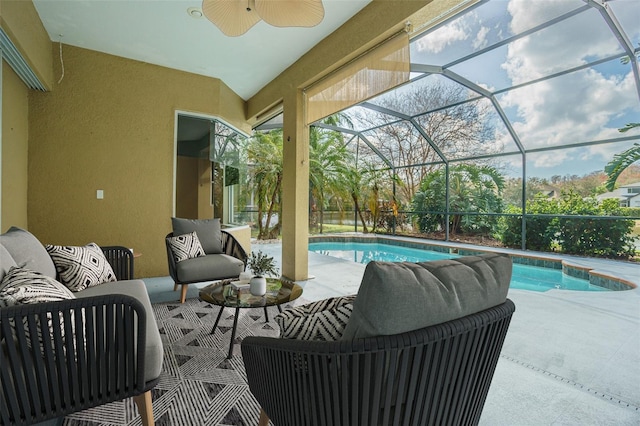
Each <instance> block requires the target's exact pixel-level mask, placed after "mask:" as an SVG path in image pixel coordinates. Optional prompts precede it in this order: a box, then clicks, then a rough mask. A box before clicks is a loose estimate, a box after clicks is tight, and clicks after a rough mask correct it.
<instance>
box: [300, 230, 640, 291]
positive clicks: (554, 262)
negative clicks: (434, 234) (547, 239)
mask: <svg viewBox="0 0 640 426" xmlns="http://www.w3.org/2000/svg"><path fill="white" fill-rule="evenodd" d="M309 242H310V243H312V242H354V243H386V244H389V245H395V246H400V247H408V248H417V249H427V250H432V251H436V252H440V253H452V254H459V255H462V256H473V255H477V254H482V253H504V254H507V255H509V256H510V257H511V259H512V260H513V262H514V263H518V264H521V265H529V266H537V267H542V268H548V269H557V270H560V269H561V270H562V273H563V274H565V275H568V276H571V277H574V278H581V279H584V280H587V281H589V283H590V284H592V285H595V286H598V287H603V288H606V289H609V290H612V291H627V290H633V289H636V288H638V286H637V285H636V284H635V283H633V282H631V281H629V280H626V279H624V278H620V277H616V276H615V275H612V274H610V273H607V272H601V271H598V270H597V269H596V268H592V267H589V266H584V265H579V264H578V263H576V262H572V261H571V260H570V259H563V258H560V257H559V255H557V254H548V255H547V254H545V253H540V252H535V253H531V254H530V255H529V254H524V253H514V252H512V251H511V250H510V249H506V248H500V247H479V246H474V247H469V245H456V243H454V245H452V244H451V243H447V242H444V241H442V242H440V241H434V240H428V241H426V240H418V239H415V238H411V237H396V236H388V235H377V234H374V235H372V234H366V235H365V234H360V235H349V234H347V235H344V234H339V235H338V234H332V235H310V236H309Z"/></svg>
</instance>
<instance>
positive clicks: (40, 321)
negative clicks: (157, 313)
mask: <svg viewBox="0 0 640 426" xmlns="http://www.w3.org/2000/svg"><path fill="white" fill-rule="evenodd" d="M47 249H49V250H51V253H52V254H51V256H50V254H49V252H48V251H47ZM47 249H45V247H44V246H43V245H42V244H41V243H40V242H39V241H38V239H37V238H36V237H35V236H34V235H32V234H31V233H29V232H28V231H25V230H23V229H20V228H16V227H12V228H11V229H10V230H9V231H8V232H6V233H5V234H2V235H0V342H1V348H0V381H1V383H2V386H0V424H6V425H28V424H33V423H39V422H42V421H45V420H48V419H53V418H60V417H63V416H65V415H67V414H70V413H73V412H76V411H80V410H83V409H86V408H91V407H95V406H98V405H102V404H105V403H108V402H112V401H117V400H122V399H124V398H127V397H134V400H135V402H136V405H137V406H138V410H139V411H140V415H141V418H142V424H143V425H147V426H148V425H152V424H153V423H154V419H153V408H152V402H151V389H152V388H153V387H154V386H155V385H156V383H157V382H158V379H159V376H160V372H161V370H162V359H163V345H162V341H161V338H160V334H159V331H158V327H157V325H156V321H155V318H154V315H153V310H152V307H151V302H150V300H149V295H148V294H147V290H146V287H145V284H144V282H143V281H142V280H136V279H133V253H132V252H131V251H130V250H129V249H127V248H125V247H115V246H113V247H103V248H102V250H100V249H99V248H97V246H95V245H92V244H90V245H87V246H85V247H62V246H47ZM100 251H101V252H102V255H100V253H99V252H100ZM53 253H55V255H54V254H53ZM60 255H62V257H67V258H68V259H67V260H69V262H68V263H65V265H66V269H64V270H63V272H60V269H57V268H56V267H58V268H59V264H60V262H59V263H57V264H54V262H53V259H52V256H58V257H56V259H58V260H59V256H60ZM74 255H79V256H80V257H77V258H73V256H74ZM72 258H73V259H72ZM105 259H106V260H107V261H108V263H109V266H110V268H109V267H107V266H106V265H104V260H105ZM88 264H90V265H93V267H94V268H93V269H91V267H89V266H87V265H88ZM96 271H97V272H96ZM105 271H107V272H106V275H104V274H103V275H104V276H107V275H108V277H106V278H104V277H103V278H102V279H107V280H109V281H108V282H104V283H98V285H95V284H96V283H95V282H94V283H93V286H91V287H88V288H85V289H78V288H76V290H78V291H75V292H73V293H72V294H71V296H69V294H70V292H68V290H67V292H65V291H62V290H64V286H62V285H61V284H60V283H59V282H57V280H56V282H53V280H54V279H56V278H58V279H60V275H61V274H62V273H64V274H65V276H69V275H73V276H74V277H75V278H78V277H79V278H80V279H79V280H77V281H75V283H76V284H78V283H79V284H78V285H79V286H80V287H82V286H83V285H84V284H88V283H89V281H92V280H95V278H96V277H98V275H100V274H102V273H103V272H105ZM74 274H75V275H74ZM96 274H97V275H96ZM111 280H115V281H111ZM59 286H62V287H63V289H62V290H60V288H59ZM17 299H20V301H21V302H22V303H21V304H15V303H13V302H16V300H17ZM54 299H55V301H53V300H54ZM47 300H51V301H47ZM7 304H9V305H11V304H13V306H8V307H7ZM2 306H4V307H2Z"/></svg>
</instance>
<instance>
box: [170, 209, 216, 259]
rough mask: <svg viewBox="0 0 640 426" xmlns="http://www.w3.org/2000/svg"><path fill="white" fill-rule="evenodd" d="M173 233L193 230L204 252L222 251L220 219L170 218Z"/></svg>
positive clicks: (214, 252) (181, 233) (178, 233)
mask: <svg viewBox="0 0 640 426" xmlns="http://www.w3.org/2000/svg"><path fill="white" fill-rule="evenodd" d="M171 225H172V226H173V235H174V237H177V236H178V235H183V234H188V233H190V232H193V231H195V232H196V234H198V239H199V240H200V244H202V248H203V249H204V252H205V253H206V254H218V253H222V231H221V230H220V219H182V218H178V217H172V218H171Z"/></svg>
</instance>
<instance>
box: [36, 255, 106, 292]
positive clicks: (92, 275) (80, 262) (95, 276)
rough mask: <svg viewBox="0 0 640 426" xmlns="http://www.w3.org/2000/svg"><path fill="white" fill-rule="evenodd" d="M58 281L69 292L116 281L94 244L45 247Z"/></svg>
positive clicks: (104, 258)
mask: <svg viewBox="0 0 640 426" xmlns="http://www.w3.org/2000/svg"><path fill="white" fill-rule="evenodd" d="M46 249H47V251H48V252H49V255H50V256H51V259H53V263H54V264H55V265H56V270H57V271H58V275H59V276H60V281H62V283H63V284H64V285H66V286H67V287H69V289H70V290H71V291H82V290H84V289H85V288H87V287H93V286H96V285H99V284H102V283H106V282H111V281H116V280H117V278H116V274H115V273H114V272H113V269H112V268H111V265H110V264H109V261H108V260H107V258H106V257H105V256H104V253H103V252H102V249H101V248H100V247H98V245H97V244H95V243H89V244H87V245H86V246H84V247H76V246H52V245H47V246H46Z"/></svg>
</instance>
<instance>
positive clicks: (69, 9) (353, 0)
mask: <svg viewBox="0 0 640 426" xmlns="http://www.w3.org/2000/svg"><path fill="white" fill-rule="evenodd" d="M370 1H371V0H324V7H325V17H324V20H323V21H322V23H321V24H320V25H318V26H316V27H313V28H276V27H272V26H270V25H268V24H266V23H265V22H262V21H261V22H259V23H258V24H256V25H255V26H254V27H253V28H251V29H250V30H249V31H248V32H247V33H246V34H244V35H242V36H240V37H226V36H225V35H224V34H222V32H220V30H218V28H217V27H216V26H215V25H213V24H212V23H211V22H210V21H209V20H207V19H206V18H205V17H202V18H200V19H194V18H192V17H191V16H190V15H189V14H188V13H187V9H188V8H190V7H197V8H200V7H201V6H202V3H201V2H199V1H197V0H127V1H125V0H34V4H35V7H36V10H37V11H38V14H39V15H40V19H41V20H42V23H43V24H44V27H45V28H46V30H47V32H48V33H49V37H50V38H51V40H52V41H54V42H58V41H59V40H62V43H63V44H68V45H73V46H78V47H83V48H86V49H91V50H97V51H100V52H104V53H109V54H112V55H116V56H122V57H125V58H130V59H136V60H139V61H143V62H148V63H152V64H156V65H162V66H165V67H169V68H175V69H178V70H182V71H188V72H192V73H195V74H201V75H205V76H209V77H216V78H219V79H221V80H222V81H224V83H225V84H226V85H227V86H229V87H230V88H231V89H232V90H233V91H234V92H236V93H237V94H238V95H240V96H241V97H242V98H244V99H245V100H246V99H249V98H250V97H251V96H253V95H254V94H255V93H256V92H258V91H259V90H260V89H261V88H262V87H264V86H265V85H266V84H267V83H269V82H270V81H271V80H273V79H274V78H275V77H276V76H277V75H278V74H280V73H281V72H282V71H284V70H285V69H286V68H287V67H288V66H289V65H291V64H292V63H294V62H295V61H296V60H297V59H298V58H300V57H301V56H302V55H303V54H304V53H306V52H307V51H308V50H309V49H311V48H312V47H313V46H314V45H316V44H317V43H318V42H319V41H320V40H322V39H323V38H325V37H326V36H327V35H329V34H331V33H332V32H333V31H334V30H336V29H337V28H338V27H340V25H342V24H343V23H344V22H346V21H347V20H348V19H349V18H351V17H352V16H353V15H355V14H356V13H357V12H358V11H359V10H360V9H362V8H363V7H364V6H366V5H367V4H368V3H369V2H370ZM60 36H62V37H60ZM63 50H64V49H63Z"/></svg>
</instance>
